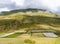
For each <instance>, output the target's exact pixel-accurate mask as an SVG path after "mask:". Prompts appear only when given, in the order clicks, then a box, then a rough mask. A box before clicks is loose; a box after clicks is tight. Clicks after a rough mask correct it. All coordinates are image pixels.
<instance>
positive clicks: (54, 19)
mask: <svg viewBox="0 0 60 44" xmlns="http://www.w3.org/2000/svg"><path fill="white" fill-rule="evenodd" d="M30 29H50V30H57V31H59V33H60V17H59V16H58V15H56V14H53V13H49V12H47V11H38V12H31V11H29V12H25V13H24V12H18V13H15V14H9V15H6V16H0V32H12V31H15V30H30Z"/></svg>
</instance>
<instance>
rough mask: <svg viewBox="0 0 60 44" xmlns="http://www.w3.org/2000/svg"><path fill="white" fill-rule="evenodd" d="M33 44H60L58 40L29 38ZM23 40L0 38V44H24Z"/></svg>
mask: <svg viewBox="0 0 60 44" xmlns="http://www.w3.org/2000/svg"><path fill="white" fill-rule="evenodd" d="M29 39H30V40H34V41H35V44H60V39H59V38H29ZM24 40H25V38H0V44H26V43H24Z"/></svg>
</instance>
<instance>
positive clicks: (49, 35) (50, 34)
mask: <svg viewBox="0 0 60 44" xmlns="http://www.w3.org/2000/svg"><path fill="white" fill-rule="evenodd" d="M43 34H44V35H45V36H46V37H50V38H56V37H58V36H57V35H56V34H54V33H43Z"/></svg>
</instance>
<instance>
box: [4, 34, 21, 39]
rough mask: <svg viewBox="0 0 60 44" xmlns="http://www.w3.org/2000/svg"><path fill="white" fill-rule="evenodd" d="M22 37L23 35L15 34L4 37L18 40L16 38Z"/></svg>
mask: <svg viewBox="0 0 60 44" xmlns="http://www.w3.org/2000/svg"><path fill="white" fill-rule="evenodd" d="M20 35H21V33H15V34H12V35H9V36H6V37H4V38H16V37H18V36H20Z"/></svg>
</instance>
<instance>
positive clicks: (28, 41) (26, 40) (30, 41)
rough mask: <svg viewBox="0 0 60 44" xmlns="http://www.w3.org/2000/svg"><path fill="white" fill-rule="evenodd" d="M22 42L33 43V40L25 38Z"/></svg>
mask: <svg viewBox="0 0 60 44" xmlns="http://www.w3.org/2000/svg"><path fill="white" fill-rule="evenodd" d="M24 43H26V44H35V41H33V40H30V39H25V40H24Z"/></svg>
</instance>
